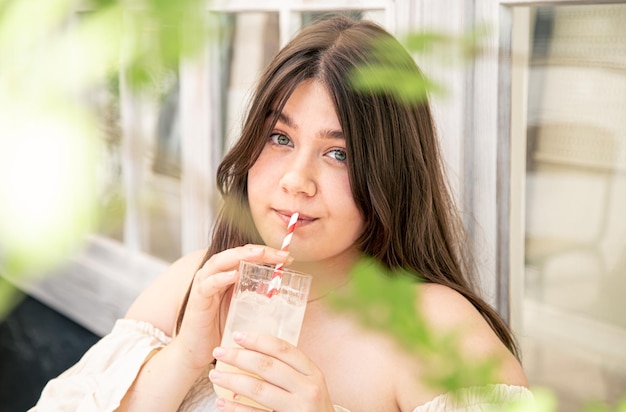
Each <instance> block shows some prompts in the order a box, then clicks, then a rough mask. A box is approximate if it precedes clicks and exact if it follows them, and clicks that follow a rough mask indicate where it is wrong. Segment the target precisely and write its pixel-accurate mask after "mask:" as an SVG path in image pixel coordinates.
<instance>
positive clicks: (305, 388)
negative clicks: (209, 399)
mask: <svg viewBox="0 0 626 412" xmlns="http://www.w3.org/2000/svg"><path fill="white" fill-rule="evenodd" d="M233 339H234V340H235V342H236V343H237V344H238V345H240V346H241V347H242V348H243V349H241V348H223V347H217V348H215V351H214V352H213V354H214V356H215V358H216V359H217V360H218V361H220V362H224V363H227V364H229V365H232V366H235V367H237V368H239V369H241V370H244V371H246V372H249V373H252V374H255V375H258V376H260V377H261V378H263V379H258V378H256V377H254V376H249V375H245V374H241V373H229V372H224V371H217V370H212V371H211V372H210V374H209V377H210V378H211V381H212V382H213V383H214V384H216V385H219V386H221V387H223V388H226V389H229V390H231V391H232V392H234V393H237V394H239V395H242V396H245V397H247V398H250V399H252V400H254V401H255V402H258V403H259V404H261V405H265V406H267V407H268V408H272V410H274V411H275V412H289V411H311V412H324V411H333V410H334V409H333V405H332V402H331V401H330V395H329V393H328V388H327V387H326V381H325V379H324V375H323V374H322V372H321V371H320V370H319V368H318V367H317V366H316V365H315V364H314V363H313V361H312V360H311V359H310V358H309V357H308V356H306V355H305V354H304V353H303V352H302V351H301V350H300V349H298V348H296V347H295V346H293V345H291V344H290V343H288V342H287V341H285V340H282V339H279V338H276V337H274V336H270V335H260V334H253V333H247V334H242V333H237V332H236V333H235V334H233ZM216 405H217V406H218V408H219V409H220V410H221V411H229V412H235V411H239V412H243V411H245V412H252V411H260V410H259V409H255V408H252V407H249V406H244V405H240V404H238V403H235V402H233V401H232V400H230V399H222V398H220V399H218V400H217V403H216Z"/></svg>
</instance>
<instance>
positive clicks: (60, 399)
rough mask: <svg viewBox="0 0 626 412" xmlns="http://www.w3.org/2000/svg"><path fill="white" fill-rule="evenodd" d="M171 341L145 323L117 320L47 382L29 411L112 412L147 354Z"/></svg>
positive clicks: (161, 332)
mask: <svg viewBox="0 0 626 412" xmlns="http://www.w3.org/2000/svg"><path fill="white" fill-rule="evenodd" d="M171 340H172V339H171V338H170V337H169V336H167V335H166V334H165V333H164V332H163V331H161V330H159V329H157V328H156V327H154V326H153V325H151V324H149V323H146V322H140V321H135V320H131V319H120V320H118V321H117V322H116V323H115V325H114V327H113V329H112V331H111V333H109V334H108V335H106V336H104V337H103V338H102V339H101V340H100V341H98V342H97V343H96V344H95V345H94V346H92V347H91V348H90V349H89V350H88V351H87V352H86V353H85V354H84V355H83V357H82V358H81V359H80V360H79V361H78V362H77V363H76V364H75V365H74V366H72V367H71V368H69V369H68V370H66V371H65V372H63V373H62V374H61V375H59V376H58V377H57V378H55V379H52V380H51V381H50V382H48V384H47V385H46V386H45V387H44V389H43V391H42V393H41V397H40V398H39V401H38V402H37V404H36V405H35V406H34V407H33V408H31V409H30V411H29V412H44V411H46V412H47V411H56V412H64V411H67V412H70V411H72V412H74V411H79V412H95V411H98V412H103V411H113V410H115V409H116V408H117V407H119V405H120V402H121V400H122V398H123V397H124V395H125V394H126V392H127V391H128V389H129V388H130V386H131V385H132V383H133V382H134V380H135V378H136V377H137V374H138V373H139V369H140V368H141V367H142V365H143V363H144V362H145V361H146V359H147V358H148V356H149V355H150V353H152V352H153V351H155V350H159V349H161V348H163V347H164V346H165V345H167V344H168V343H170V342H171Z"/></svg>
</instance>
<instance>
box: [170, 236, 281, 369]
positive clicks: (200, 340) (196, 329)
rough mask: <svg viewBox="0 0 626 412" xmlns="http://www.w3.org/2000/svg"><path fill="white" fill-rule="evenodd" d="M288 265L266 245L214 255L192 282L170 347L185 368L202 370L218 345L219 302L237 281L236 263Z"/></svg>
mask: <svg viewBox="0 0 626 412" xmlns="http://www.w3.org/2000/svg"><path fill="white" fill-rule="evenodd" d="M242 260H246V261H249V262H255V263H267V264H277V263H284V264H289V263H290V262H291V260H292V259H291V258H290V257H289V255H288V253H287V252H284V251H280V250H276V249H272V248H270V247H268V246H259V245H246V246H242V247H237V248H233V249H228V250H225V251H223V252H220V253H217V254H215V255H213V256H212V257H211V258H210V259H209V260H207V262H206V263H205V264H204V265H203V266H202V268H200V269H199V270H198V271H197V272H196V274H195V276H194V279H193V283H192V286H191V291H190V293H189V300H188V302H187V307H186V309H185V315H184V318H183V322H182V324H181V328H180V331H179V333H178V334H177V336H176V337H175V339H174V341H173V342H172V345H174V346H176V347H177V348H178V349H179V353H180V354H181V361H182V362H184V363H185V364H186V366H187V367H188V368H191V369H198V370H202V369H204V368H206V367H207V365H208V364H209V363H211V362H212V361H213V354H212V352H213V349H214V348H215V347H216V346H218V345H219V344H220V339H221V330H220V302H221V301H222V299H223V298H224V295H225V293H226V291H227V290H228V288H229V287H230V286H232V285H233V284H234V283H235V281H236V279H237V276H236V274H237V268H238V267H239V262H240V261H242Z"/></svg>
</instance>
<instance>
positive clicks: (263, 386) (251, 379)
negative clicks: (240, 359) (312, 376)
mask: <svg viewBox="0 0 626 412" xmlns="http://www.w3.org/2000/svg"><path fill="white" fill-rule="evenodd" d="M209 378H210V379H211V382H212V383H213V384H215V385H219V386H221V387H223V388H226V389H228V390H230V391H232V392H233V393H234V394H236V395H234V399H224V400H225V401H226V405H225V406H224V409H222V410H245V411H249V410H250V411H257V410H263V409H255V408H254V406H251V405H249V404H250V400H251V401H253V403H257V405H256V406H259V407H260V405H267V407H271V406H273V404H275V403H276V401H277V400H278V399H284V398H285V396H287V395H288V393H287V392H286V391H284V390H283V389H281V388H279V387H277V386H274V385H272V384H271V383H269V382H266V381H264V380H263V379H260V378H258V377H256V376H251V375H248V374H244V373H237V372H226V371H218V370H216V369H212V370H211V371H210V372H209ZM240 402H241V403H245V404H248V405H245V406H244V405H242V404H240ZM227 408H228V409H227ZM233 408H234V409H233ZM237 408H239V409H237ZM242 408H243V409H242Z"/></svg>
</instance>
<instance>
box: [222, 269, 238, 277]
mask: <svg viewBox="0 0 626 412" xmlns="http://www.w3.org/2000/svg"><path fill="white" fill-rule="evenodd" d="M235 273H237V271H236V270H231V271H230V272H226V273H224V276H226V277H227V278H232V277H233V276H235Z"/></svg>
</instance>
